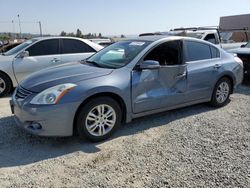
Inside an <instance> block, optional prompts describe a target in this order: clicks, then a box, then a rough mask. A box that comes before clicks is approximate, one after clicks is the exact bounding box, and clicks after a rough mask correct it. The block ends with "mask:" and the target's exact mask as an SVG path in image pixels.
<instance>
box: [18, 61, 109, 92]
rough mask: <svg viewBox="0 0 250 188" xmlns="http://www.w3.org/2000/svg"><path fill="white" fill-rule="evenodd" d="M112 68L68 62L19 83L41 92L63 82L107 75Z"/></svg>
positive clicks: (73, 81) (75, 81) (33, 90)
mask: <svg viewBox="0 0 250 188" xmlns="http://www.w3.org/2000/svg"><path fill="white" fill-rule="evenodd" d="M111 72H112V69H105V68H99V67H94V66H90V65H84V64H81V63H69V64H66V65H64V66H57V67H53V68H49V69H44V70H42V71H39V72H36V73H34V74H31V75H30V76H29V77H28V78H26V79H25V80H23V81H22V82H21V83H20V85H21V86H22V87H23V88H25V89H27V90H29V91H32V92H41V91H43V90H45V89H47V88H50V87H53V86H56V85H59V84H64V83H77V82H79V81H82V80H88V79H92V78H96V77H100V76H105V75H108V74H110V73H111Z"/></svg>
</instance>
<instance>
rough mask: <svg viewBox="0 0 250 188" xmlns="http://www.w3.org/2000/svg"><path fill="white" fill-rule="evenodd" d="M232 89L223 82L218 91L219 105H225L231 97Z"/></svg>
mask: <svg viewBox="0 0 250 188" xmlns="http://www.w3.org/2000/svg"><path fill="white" fill-rule="evenodd" d="M229 90H230V87H229V85H228V83H227V82H221V84H220V85H219V86H218V88H217V91H216V100H217V102H218V103H223V102H225V101H226V100H227V98H228V96H229V92H230V91H229Z"/></svg>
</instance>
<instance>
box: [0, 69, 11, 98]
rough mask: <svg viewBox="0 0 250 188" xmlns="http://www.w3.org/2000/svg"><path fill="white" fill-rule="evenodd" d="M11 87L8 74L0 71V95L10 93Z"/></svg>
mask: <svg viewBox="0 0 250 188" xmlns="http://www.w3.org/2000/svg"><path fill="white" fill-rule="evenodd" d="M11 89H12V82H11V80H10V79H9V77H8V76H6V75H5V74H3V73H1V72H0V97H3V96H5V95H7V94H9V93H10V91H11Z"/></svg>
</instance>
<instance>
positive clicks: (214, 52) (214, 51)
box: [210, 46, 220, 58]
mask: <svg viewBox="0 0 250 188" xmlns="http://www.w3.org/2000/svg"><path fill="white" fill-rule="evenodd" d="M210 49H211V55H212V58H219V57H220V52H219V50H218V49H217V48H215V47H213V46H210Z"/></svg>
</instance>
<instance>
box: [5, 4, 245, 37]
mask: <svg viewBox="0 0 250 188" xmlns="http://www.w3.org/2000/svg"><path fill="white" fill-rule="evenodd" d="M18 14H19V15H20V21H21V30H22V32H26V33H39V25H38V23H37V22H38V21H41V23H42V30H43V33H44V34H52V35H58V34H60V33H61V31H66V32H76V30H77V29H78V28H79V29H80V30H81V31H82V32H83V33H84V34H87V33H97V34H98V33H102V34H103V35H121V34H124V35H136V34H139V33H144V32H156V31H168V30H169V29H171V28H176V27H191V26H216V25H219V18H220V17H221V16H228V15H238V14H250V0H209V1H208V0H207V1H205V0H174V1H173V0H172V1H171V0H71V1H70V0H42V1H38V0H25V1H24V0H0V32H13V31H15V32H19V25H18V17H17V15H18ZM12 20H13V21H14V27H13V24H12Z"/></svg>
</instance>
